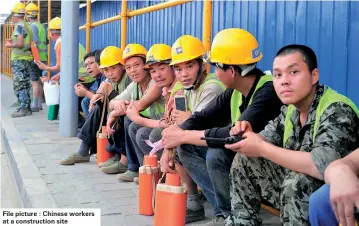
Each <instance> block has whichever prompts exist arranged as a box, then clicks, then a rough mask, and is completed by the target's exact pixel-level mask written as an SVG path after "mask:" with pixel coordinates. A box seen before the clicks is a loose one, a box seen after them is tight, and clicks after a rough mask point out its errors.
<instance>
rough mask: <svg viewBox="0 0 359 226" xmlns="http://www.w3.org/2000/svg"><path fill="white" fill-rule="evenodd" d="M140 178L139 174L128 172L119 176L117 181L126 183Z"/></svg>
mask: <svg viewBox="0 0 359 226" xmlns="http://www.w3.org/2000/svg"><path fill="white" fill-rule="evenodd" d="M135 177H138V172H135V171H131V170H127V171H126V172H125V173H122V174H119V175H117V179H119V180H120V181H124V182H133V180H134V179H135Z"/></svg>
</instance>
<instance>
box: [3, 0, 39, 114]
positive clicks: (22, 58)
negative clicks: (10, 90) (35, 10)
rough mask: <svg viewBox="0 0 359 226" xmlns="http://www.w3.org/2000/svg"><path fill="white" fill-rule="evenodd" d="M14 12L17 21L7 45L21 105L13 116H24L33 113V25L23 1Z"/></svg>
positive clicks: (14, 19) (15, 90) (16, 92)
mask: <svg viewBox="0 0 359 226" xmlns="http://www.w3.org/2000/svg"><path fill="white" fill-rule="evenodd" d="M11 12H12V21H13V22H14V23H15V28H14V31H13V33H12V35H11V40H6V42H5V47H7V48H11V67H12V70H13V73H14V75H13V85H14V93H15V95H16V97H17V99H18V102H19V103H20V107H19V108H17V109H16V111H15V112H14V113H12V115H11V117H13V118H16V117H24V116H28V115H31V114H32V112H31V109H30V101H31V100H30V88H31V87H30V81H29V80H30V73H31V69H30V68H31V65H32V61H33V57H32V53H31V48H30V42H31V40H32V29H31V26H30V25H29V24H28V23H27V22H25V21H24V17H25V5H24V4H23V3H21V2H18V3H16V4H15V6H14V8H13V9H12V10H11Z"/></svg>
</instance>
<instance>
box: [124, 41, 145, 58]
mask: <svg viewBox="0 0 359 226" xmlns="http://www.w3.org/2000/svg"><path fill="white" fill-rule="evenodd" d="M146 54H147V50H146V48H145V47H144V46H143V45H140V44H128V45H127V46H126V48H125V50H124V51H123V53H122V58H123V60H124V61H126V60H127V59H128V58H130V57H133V56H143V57H146Z"/></svg>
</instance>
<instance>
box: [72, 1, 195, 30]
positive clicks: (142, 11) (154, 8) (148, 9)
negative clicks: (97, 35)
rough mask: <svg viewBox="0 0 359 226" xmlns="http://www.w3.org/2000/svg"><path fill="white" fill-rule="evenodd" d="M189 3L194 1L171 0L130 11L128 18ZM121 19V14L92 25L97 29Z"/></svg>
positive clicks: (82, 28)
mask: <svg viewBox="0 0 359 226" xmlns="http://www.w3.org/2000/svg"><path fill="white" fill-rule="evenodd" d="M188 2H192V0H169V1H167V2H163V3H159V4H156V5H153V6H149V7H145V8H142V9H138V10H133V11H129V12H128V13H127V18H128V17H133V16H138V15H141V14H145V13H149V12H154V11H157V10H161V9H165V8H169V7H172V6H177V5H181V4H185V3H188ZM121 18H122V16H121V14H120V15H116V16H113V17H110V18H107V19H104V20H99V21H96V22H93V23H92V24H91V25H92V27H97V26H100V25H103V24H107V23H110V22H113V21H117V20H120V19H121ZM79 29H80V30H84V29H86V26H85V25H83V26H81V27H79Z"/></svg>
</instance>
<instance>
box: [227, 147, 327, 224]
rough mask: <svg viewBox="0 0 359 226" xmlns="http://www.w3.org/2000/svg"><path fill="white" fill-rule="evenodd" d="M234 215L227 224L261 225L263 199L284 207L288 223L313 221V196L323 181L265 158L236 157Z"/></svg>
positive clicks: (282, 212) (282, 211)
mask: <svg viewBox="0 0 359 226" xmlns="http://www.w3.org/2000/svg"><path fill="white" fill-rule="evenodd" d="M230 177H231V185H230V194H231V206H232V214H233V215H232V217H231V218H228V219H227V221H231V222H227V224H229V223H232V225H238V226H245V225H246V226H247V225H252V226H254V225H261V224H262V220H261V219H260V218H259V211H260V203H261V201H262V200H266V201H268V202H270V203H271V204H272V205H273V206H274V207H275V208H277V209H279V210H280V221H281V224H282V225H286V226H289V225H291V226H303V225H309V221H308V202H309V196H310V195H311V194H312V193H313V192H314V191H315V190H317V189H318V188H319V187H320V186H321V184H322V182H320V181H319V180H316V179H314V178H312V177H310V176H307V175H305V174H302V173H297V172H294V171H291V170H288V169H285V168H283V167H281V166H279V165H277V164H274V163H273V162H271V161H269V160H267V159H263V158H247V157H245V156H243V155H241V154H239V153H237V154H236V156H235V157H234V160H233V163H232V167H231V172H230Z"/></svg>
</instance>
